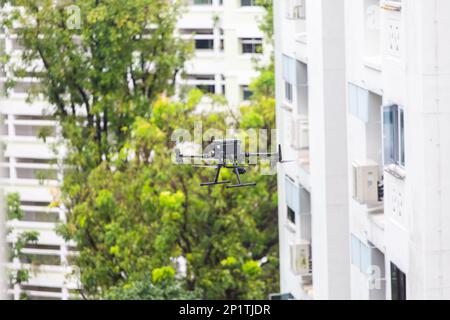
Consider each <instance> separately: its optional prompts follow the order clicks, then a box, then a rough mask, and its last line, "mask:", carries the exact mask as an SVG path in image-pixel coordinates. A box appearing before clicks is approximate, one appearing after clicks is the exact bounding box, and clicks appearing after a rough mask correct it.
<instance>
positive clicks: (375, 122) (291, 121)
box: [275, 0, 450, 300]
mask: <svg viewBox="0 0 450 320" xmlns="http://www.w3.org/2000/svg"><path fill="white" fill-rule="evenodd" d="M449 9H450V2H448V1H446V0H431V1H430V0H427V1H425V0H397V1H387V0H303V1H302V0H291V1H288V0H285V1H277V2H275V32H276V45H275V46H276V48H275V51H276V61H277V63H276V65H277V123H278V127H279V128H280V130H279V139H280V141H281V143H282V144H283V145H284V146H285V148H286V149H289V153H290V157H292V158H293V159H296V160H297V163H295V164H292V165H291V166H290V167H286V168H281V169H280V174H279V190H280V197H279V203H280V207H279V215H280V217H279V221H280V226H279V228H280V257H281V292H282V293H283V294H285V295H284V296H283V297H289V296H291V297H293V298H295V299H307V298H314V299H337V298H339V299H350V298H351V299H372V300H385V299H388V300H391V299H392V300H404V299H449V298H450V289H449V281H450V276H448V274H446V272H445V270H449V268H450V259H449V255H450V251H449V245H450V241H449V235H450V217H449V216H448V215H447V214H446V212H448V211H449V208H448V207H449V204H450V203H449V201H448V200H447V199H450V189H449V183H448V181H449V178H450V177H449V170H448V169H447V168H446V166H445V164H446V163H447V162H448V155H449V149H450V141H449V138H448V136H449V134H448V131H447V130H448V129H447V128H449V127H450V126H449V125H450V117H449V111H450V110H449V107H448V106H449V105H450V101H449V100H450V95H449V94H448V92H450V91H449V89H450V73H449V69H450V68H449V67H450V45H449V42H448V39H447V38H448V34H446V30H448V28H449V27H450V25H449V24H450V22H449V15H450V10H449ZM288 30H289V32H288ZM292 30H295V32H292Z"/></svg>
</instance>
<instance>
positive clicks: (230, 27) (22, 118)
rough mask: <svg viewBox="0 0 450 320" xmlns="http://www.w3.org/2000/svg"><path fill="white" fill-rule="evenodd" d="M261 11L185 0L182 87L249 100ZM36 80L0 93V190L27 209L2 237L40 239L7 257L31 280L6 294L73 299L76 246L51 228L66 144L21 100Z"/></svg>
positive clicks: (6, 43) (2, 38) (0, 46)
mask: <svg viewBox="0 0 450 320" xmlns="http://www.w3.org/2000/svg"><path fill="white" fill-rule="evenodd" d="M263 14H264V11H263V9H262V8H260V7H257V6H256V5H255V1H254V0H226V1H222V0H202V1H200V0H190V1H189V8H188V10H187V12H186V14H185V15H184V16H183V17H182V18H181V19H180V21H179V23H178V33H179V34H180V35H181V36H182V37H185V38H186V39H194V40H195V48H196V52H195V57H194V58H193V59H192V61H190V62H188V63H187V65H186V70H185V72H184V75H183V76H182V77H180V78H179V79H178V83H179V85H180V90H182V89H183V88H185V87H186V86H188V87H198V88H200V89H202V90H204V91H205V92H207V93H215V94H222V95H224V96H225V97H226V99H227V100H228V101H229V103H230V105H232V106H237V105H239V104H240V103H242V102H244V101H245V100H246V99H248V97H249V95H250V94H251V92H249V90H248V85H249V84H250V82H251V81H252V78H253V77H255V76H256V73H255V71H254V60H255V59H262V60H264V59H268V57H269V56H270V48H269V47H268V46H267V44H266V43H265V42H264V40H263V34H262V32H261V31H260V30H259V28H258V24H259V21H260V20H261V19H262V17H263ZM21 49H22V48H21V46H20V43H19V41H18V40H17V39H16V38H15V36H14V35H11V34H6V32H5V30H0V52H1V51H6V52H8V53H10V54H11V55H12V56H13V57H19V55H20V50H21ZM7 76H10V75H8V74H6V72H5V70H4V69H3V68H0V89H2V88H3V89H2V90H4V85H2V83H3V84H4V82H5V81H6V79H7ZM35 81H36V80H34V79H33V78H26V79H23V80H21V81H20V82H18V83H17V84H16V86H15V88H13V89H11V90H10V92H9V96H8V98H5V97H2V96H1V95H0V112H1V114H2V115H3V117H4V123H3V124H2V126H1V127H0V130H1V131H0V136H1V137H0V138H1V140H2V142H3V143H4V145H5V152H4V159H3V160H2V162H1V164H0V167H1V168H2V169H3V170H1V176H0V184H1V186H2V187H3V191H4V193H5V194H10V193H18V194H19V195H20V200H21V208H22V210H23V212H24V218H23V219H22V220H21V221H9V222H8V227H9V228H11V230H12V233H11V234H10V235H9V236H8V239H7V240H8V243H9V244H10V245H12V244H13V243H14V242H15V241H16V240H17V236H18V235H19V234H21V233H22V232H26V231H37V232H38V233H39V240H38V242H37V244H33V245H29V246H27V247H26V248H24V250H23V253H25V254H27V258H26V259H23V260H22V261H19V259H14V261H11V262H10V264H9V268H10V269H12V270H17V269H19V268H25V269H28V270H30V280H29V281H28V282H27V283H24V284H22V285H15V286H11V287H10V288H9V291H8V295H9V298H11V299H20V298H21V295H22V294H23V293H26V294H27V296H28V298H29V299H70V298H71V297H73V296H74V294H75V293H76V291H75V290H76V289H77V288H78V282H77V276H76V275H77V269H76V267H72V266H71V264H70V256H71V255H74V254H76V250H75V249H76V246H75V244H74V243H66V242H65V241H64V240H63V239H62V238H61V237H59V236H58V235H57V234H56V233H55V226H56V225H57V223H58V222H60V221H65V219H66V216H65V212H64V208H60V207H54V206H53V205H52V204H54V203H55V201H56V200H57V199H58V196H59V194H58V185H59V184H60V183H61V181H62V179H63V176H62V171H61V159H62V158H63V157H64V150H63V148H62V147H60V146H58V144H57V142H58V141H59V139H60V135H59V133H58V131H59V128H58V126H57V124H56V123H55V122H54V121H53V120H52V119H51V117H48V116H47V115H46V114H48V110H49V108H50V106H48V105H46V104H45V103H44V102H35V103H33V104H29V103H27V101H26V98H27V95H28V92H29V90H30V87H31V85H32V83H33V82H35ZM2 92H4V91H2ZM42 129H44V130H45V131H46V132H47V134H48V137H47V138H46V139H45V141H44V140H43V139H41V138H40V137H39V132H40V131H41V130H42ZM55 149H56V151H57V153H56V154H58V156H56V155H55Z"/></svg>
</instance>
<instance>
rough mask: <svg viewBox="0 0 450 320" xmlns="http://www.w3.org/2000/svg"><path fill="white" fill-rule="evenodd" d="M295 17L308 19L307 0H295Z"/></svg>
mask: <svg viewBox="0 0 450 320" xmlns="http://www.w3.org/2000/svg"><path fill="white" fill-rule="evenodd" d="M293 18H294V19H302V20H304V19H306V0H294V13H293Z"/></svg>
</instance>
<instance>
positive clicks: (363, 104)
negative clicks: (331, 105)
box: [348, 83, 369, 123]
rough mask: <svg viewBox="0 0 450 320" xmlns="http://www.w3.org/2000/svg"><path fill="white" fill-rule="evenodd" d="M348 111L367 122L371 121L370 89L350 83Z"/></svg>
mask: <svg viewBox="0 0 450 320" xmlns="http://www.w3.org/2000/svg"><path fill="white" fill-rule="evenodd" d="M348 111H349V113H350V114H351V115H353V116H355V117H356V118H358V119H359V120H361V121H363V122H365V123H367V122H368V121H369V91H368V90H366V89H364V88H361V87H358V86H356V85H354V84H353V83H349V84H348Z"/></svg>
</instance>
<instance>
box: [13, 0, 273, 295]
mask: <svg viewBox="0 0 450 320" xmlns="http://www.w3.org/2000/svg"><path fill="white" fill-rule="evenodd" d="M15 2H16V3H17V4H20V5H22V6H23V7H24V8H25V11H24V12H22V13H19V12H17V11H16V12H13V13H12V14H7V17H6V20H5V21H6V26H7V27H9V28H11V27H12V26H13V22H20V23H21V24H22V25H24V26H25V27H24V28H19V29H17V30H16V33H17V34H18V36H19V38H20V39H21V40H22V43H23V45H24V47H25V48H26V50H25V51H24V54H23V56H22V63H25V65H27V66H28V67H30V66H32V65H33V62H34V61H35V60H38V61H40V62H41V63H42V64H43V65H44V70H43V71H42V70H36V74H37V75H38V76H39V78H40V79H41V80H42V86H41V87H39V88H37V90H38V91H37V92H40V93H41V94H42V95H43V96H44V97H45V98H46V99H47V100H48V101H49V102H50V103H51V104H52V105H54V106H55V109H54V110H53V113H52V114H53V115H54V116H55V118H56V119H57V120H58V121H59V123H60V124H61V126H62V131H63V135H64V138H65V139H66V144H67V146H68V155H67V159H66V164H67V166H66V171H65V179H64V185H63V187H62V191H63V192H62V199H63V201H64V204H65V207H66V208H67V210H68V213H67V214H68V221H67V223H66V224H65V225H61V226H60V228H59V232H60V233H61V234H62V235H63V236H64V237H66V238H67V239H72V240H75V241H76V242H77V245H78V249H79V252H80V254H79V256H78V257H76V258H75V260H74V263H75V264H76V265H78V266H79V268H80V270H81V282H82V284H83V293H84V294H85V295H86V296H88V297H93V298H111V299H112V298H114V299H120V298H124V299H125V298H132V297H136V296H139V297H141V298H159V297H161V298H177V297H186V296H192V297H194V296H195V297H202V298H207V299H261V298H265V297H267V294H268V293H270V292H272V291H274V290H277V287H278V236H277V228H278V227H277V226H278V224H277V194H276V179H275V177H273V176H272V177H265V176H260V175H259V174H258V171H257V170H258V169H259V168H255V169H254V170H253V171H251V172H249V173H248V174H249V177H248V179H249V180H252V181H253V180H255V181H257V182H258V186H257V187H256V188H254V189H245V190H237V191H236V190H233V191H231V190H224V189H221V188H213V189H210V188H201V187H200V186H199V184H200V182H201V181H205V180H209V179H211V175H213V172H211V171H210V170H201V169H198V168H193V167H191V166H178V165H174V164H173V163H172V162H171V157H172V151H173V147H174V144H173V142H172V141H171V135H172V133H173V132H174V131H175V130H176V129H178V128H180V127H181V128H185V129H188V130H189V131H190V132H193V130H194V125H195V123H196V122H198V121H201V122H202V124H203V127H204V128H206V129H207V128H217V129H221V130H223V131H224V130H225V129H227V128H230V127H234V128H236V129H239V128H243V129H247V128H252V127H254V128H256V129H257V128H267V129H271V128H273V127H274V108H273V106H274V102H273V95H272V93H273V88H272V86H273V81H272V80H271V79H270V69H269V71H268V72H262V74H261V77H260V78H259V79H257V80H256V82H255V83H254V84H253V85H252V86H251V88H252V90H253V91H254V95H253V98H252V104H251V106H250V107H243V108H242V109H241V117H238V118H234V120H233V117H232V116H231V114H230V113H228V112H227V113H225V112H222V113H199V112H196V110H197V106H198V104H199V102H200V100H201V99H202V94H201V93H200V92H199V91H197V90H194V91H192V92H191V93H190V94H189V95H187V96H185V97H181V99H177V100H174V99H169V98H165V97H166V96H170V95H171V94H172V93H173V84H174V79H175V76H176V75H177V73H178V72H179V70H180V69H181V68H182V66H183V64H184V61H185V59H187V58H188V57H189V54H190V48H191V46H190V44H186V43H185V42H183V41H181V40H179V39H177V38H176V37H174V36H173V31H174V26H175V22H176V19H177V17H178V15H179V13H180V10H181V7H180V6H179V5H173V4H172V3H170V2H168V1H165V0H135V1H123V0H103V1H98V0H97V1H94V0H91V1H70V2H68V3H70V4H75V5H78V8H79V12H80V16H79V18H80V19H79V20H80V24H79V27H78V28H72V27H69V24H68V21H69V20H70V19H71V18H73V17H72V16H71V15H72V14H73V12H72V11H71V10H66V9H67V7H65V6H64V2H58V5H55V2H54V1H51V0H39V1H38V0H22V1H20V0H17V1H15ZM38 4H39V6H38ZM30 17H31V18H32V19H30ZM75 20H76V19H75ZM29 21H36V23H30V22H29ZM72 22H73V21H72ZM70 26H72V25H71V24H70ZM149 26H152V27H151V28H149ZM11 68H14V67H13V66H12V67H11ZM261 70H262V69H261ZM24 72H25V70H23V69H21V68H15V74H16V75H17V76H18V77H20V76H22V75H24V74H25V73H24ZM27 72H29V71H27ZM271 81H272V82H271ZM12 84H13V83H11V85H12ZM239 119H242V121H241V120H239ZM222 175H223V178H227V176H229V175H230V173H229V172H225V171H224V172H223V173H222ZM180 258H181V260H182V261H184V263H185V264H186V272H185V274H176V275H173V274H171V272H170V271H168V270H179V265H178V262H177V261H180ZM176 259H178V260H176ZM158 275H159V276H158ZM160 276H162V279H166V281H160V279H161V277H160ZM169 280H170V281H169Z"/></svg>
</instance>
